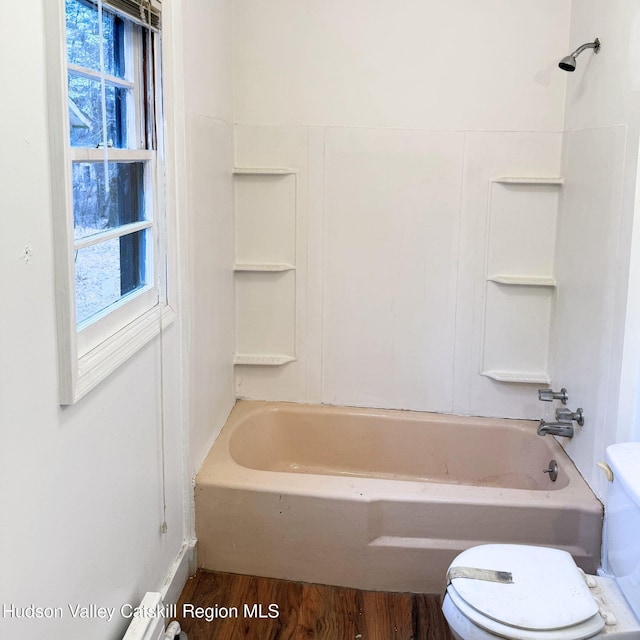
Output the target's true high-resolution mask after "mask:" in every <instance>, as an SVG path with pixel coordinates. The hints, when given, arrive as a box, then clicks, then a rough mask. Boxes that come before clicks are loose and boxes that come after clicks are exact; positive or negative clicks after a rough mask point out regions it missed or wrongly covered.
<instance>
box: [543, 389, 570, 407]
mask: <svg viewBox="0 0 640 640" xmlns="http://www.w3.org/2000/svg"><path fill="white" fill-rule="evenodd" d="M538 400H542V402H553V401H554V400H560V402H562V404H567V402H568V401H569V394H568V393H567V390H566V389H565V388H564V387H562V389H560V391H554V390H553V389H538Z"/></svg>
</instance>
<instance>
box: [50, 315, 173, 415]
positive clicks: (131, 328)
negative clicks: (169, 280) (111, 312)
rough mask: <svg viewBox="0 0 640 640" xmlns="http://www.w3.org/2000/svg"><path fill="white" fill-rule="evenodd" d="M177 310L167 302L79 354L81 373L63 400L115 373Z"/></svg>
mask: <svg viewBox="0 0 640 640" xmlns="http://www.w3.org/2000/svg"><path fill="white" fill-rule="evenodd" d="M175 318H176V312H175V311H174V310H173V309H172V308H171V307H170V306H169V305H166V304H163V305H162V306H161V307H160V308H158V307H154V308H153V309H150V310H149V311H147V313H145V314H144V315H142V316H140V317H139V318H137V319H136V320H134V321H133V322H131V323H129V324H128V325H126V326H125V327H123V328H122V329H120V331H118V332H117V333H114V334H113V336H111V337H110V338H108V339H107V340H105V341H104V342H102V343H101V344H99V345H98V346H97V347H95V348H94V349H92V350H91V351H89V352H88V353H86V354H85V355H83V356H81V357H80V358H78V369H77V377H76V381H75V385H74V389H73V390H72V391H71V393H68V394H65V393H61V396H62V397H61V398H60V404H63V405H70V404H75V403H76V402H77V401H78V400H80V398H82V397H83V396H85V395H86V394H87V393H89V391H91V390H92V389H93V388H94V387H96V386H97V385H98V384H99V383H100V382H102V381H103V380H104V379H105V378H106V377H107V376H109V375H110V374H111V373H113V372H114V371H115V370H116V369H117V368H118V367H119V366H120V365H122V364H123V363H124V362H126V361H127V360H128V359H129V358H130V357H131V356H132V355H134V354H135V353H136V352H137V351H139V350H140V349H141V348H142V347H143V346H144V345H146V344H147V343H148V342H149V341H150V340H152V339H153V338H155V337H156V336H157V335H159V333H160V331H161V329H165V328H166V327H168V326H169V325H171V324H172V323H173V321H174V320H175Z"/></svg>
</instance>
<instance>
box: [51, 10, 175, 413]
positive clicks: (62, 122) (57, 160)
mask: <svg viewBox="0 0 640 640" xmlns="http://www.w3.org/2000/svg"><path fill="white" fill-rule="evenodd" d="M43 5H44V12H45V27H46V30H45V38H46V52H47V67H48V73H47V96H48V106H49V109H48V112H49V148H50V175H51V201H52V222H53V244H54V261H55V263H54V267H55V270H54V275H55V297H56V315H57V332H58V369H59V403H60V404H61V405H71V404H75V403H76V402H77V401H78V400H79V399H80V398H82V397H83V396H84V395H86V394H87V393H88V392H89V391H90V390H91V389H93V388H94V387H95V386H97V385H98V384H99V383H100V382H101V381H102V380H104V379H105V378H106V377H107V376H109V375H110V374H111V373H112V372H113V371H115V370H116V369H117V368H118V367H119V366H120V365H122V364H123V363H124V362H125V361H126V360H128V359H129V358H130V357H131V356H132V355H133V354H135V353H136V352H137V351H138V350H139V349H141V348H142V347H143V346H144V345H145V344H147V343H148V342H149V341H150V340H152V339H153V338H154V337H155V336H156V335H158V334H159V333H160V332H161V331H162V330H163V328H165V327H167V326H168V325H169V324H171V323H172V322H173V321H174V319H175V318H176V313H175V311H174V309H173V308H172V307H171V306H170V305H169V303H168V300H167V272H168V255H167V253H168V252H167V245H168V243H167V237H166V210H165V193H164V191H165V189H164V182H165V181H164V176H165V159H164V138H165V135H164V120H163V111H162V107H163V104H162V93H163V92H162V75H161V64H162V60H161V58H162V36H161V33H155V34H152V37H154V38H155V43H154V53H155V55H154V59H153V64H154V75H155V78H156V83H155V87H154V101H153V102H154V119H155V124H156V127H155V128H156V133H157V144H156V149H155V150H152V151H150V150H145V149H139V148H138V149H118V148H115V147H110V148H109V149H108V158H109V160H114V161H115V160H122V161H131V162H134V161H140V162H144V163H145V172H144V174H145V178H144V179H145V187H144V188H145V200H146V202H147V204H148V205H149V206H151V207H152V209H151V210H150V218H151V222H152V225H153V227H152V228H153V230H152V231H151V233H152V237H153V256H154V257H153V264H152V269H153V282H152V283H149V285H150V286H148V287H146V289H148V290H144V289H145V288H143V290H142V291H141V292H140V293H138V294H137V295H125V296H123V298H122V299H121V301H118V302H116V303H114V304H113V305H110V307H109V308H108V309H107V310H106V311H105V312H104V314H103V315H104V317H101V318H100V319H99V320H97V321H96V322H93V323H91V324H87V326H86V327H81V328H80V330H79V329H78V326H77V324H76V294H75V267H74V252H75V239H74V224H73V194H72V175H71V174H72V163H73V162H74V161H76V162H77V161H81V160H83V159H84V160H87V161H91V162H101V161H103V159H104V151H103V150H102V149H87V148H82V147H71V145H70V140H69V130H70V129H69V106H68V63H67V47H66V10H65V0H46V2H43ZM105 8H106V7H105ZM115 13H117V12H115ZM124 17H125V18H126V16H124ZM71 70H72V72H75V70H76V69H75V66H72V68H71ZM136 73H138V71H136ZM118 80H120V79H118ZM137 80H138V79H137V78H136V79H134V81H137ZM141 91H144V89H142V88H141ZM136 104H137V107H140V106H141V104H140V103H138V102H137V103H136ZM136 116H137V117H138V118H139V116H140V114H139V113H137V114H136ZM138 122H141V121H140V120H138ZM138 128H143V126H142V125H141V126H140V127H138ZM144 135H145V132H144V131H136V138H135V140H136V145H135V146H136V147H140V136H144ZM150 200H151V203H150ZM132 293H136V292H132ZM136 303H137V304H136ZM98 315H100V314H98Z"/></svg>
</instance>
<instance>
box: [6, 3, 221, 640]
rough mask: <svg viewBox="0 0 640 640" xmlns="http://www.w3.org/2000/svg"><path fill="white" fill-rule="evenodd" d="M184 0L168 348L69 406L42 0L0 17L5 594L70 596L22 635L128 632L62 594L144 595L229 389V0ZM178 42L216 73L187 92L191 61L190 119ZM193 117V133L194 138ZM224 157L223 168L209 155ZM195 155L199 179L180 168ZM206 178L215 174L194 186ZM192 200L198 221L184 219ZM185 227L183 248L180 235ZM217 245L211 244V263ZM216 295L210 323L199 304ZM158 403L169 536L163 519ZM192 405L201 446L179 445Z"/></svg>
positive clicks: (171, 45) (170, 50) (18, 598)
mask: <svg viewBox="0 0 640 640" xmlns="http://www.w3.org/2000/svg"><path fill="white" fill-rule="evenodd" d="M47 1H48V0H47ZM184 4H185V5H188V11H187V12H186V15H185V20H184V29H185V33H184V34H183V33H182V25H181V19H182V15H181V4H180V2H179V1H178V0H173V1H172V2H167V1H166V0H165V2H164V3H163V6H164V7H165V12H166V13H165V20H166V22H165V25H166V27H167V31H166V33H165V52H166V53H167V59H166V63H167V64H166V66H165V74H166V75H165V79H166V82H167V85H168V88H171V89H172V91H174V96H175V97H176V100H175V103H172V104H167V105H166V111H167V115H168V117H169V119H170V121H169V127H170V129H171V130H172V131H173V132H174V133H175V136H174V137H173V139H171V140H170V145H171V148H170V154H171V157H173V156H174V155H175V158H176V166H173V167H172V169H171V173H170V176H169V183H168V190H169V196H170V198H169V216H170V219H171V220H172V221H173V225H175V226H174V229H175V230H176V232H177V233H176V234H173V237H172V241H171V244H172V269H171V274H170V278H169V287H170V298H171V301H172V303H173V304H178V310H179V312H180V313H179V316H180V317H179V320H178V321H176V322H175V323H174V324H173V325H172V326H171V327H170V328H169V329H167V330H166V331H165V334H164V336H163V340H162V346H163V351H162V352H161V350H160V346H161V342H160V340H158V339H156V340H153V341H152V342H150V343H149V344H148V345H147V346H146V347H144V348H143V349H142V350H141V351H139V352H138V353H137V354H136V355H135V356H133V357H132V358H131V359H130V360H129V361H127V362H126V363H125V364H124V365H123V366H122V367H120V368H119V369H118V370H117V371H116V372H115V373H113V374H112V375H111V376H110V377H109V378H107V379H106V380H105V381H104V382H102V383H101V384H100V385H99V386H98V387H97V388H96V389H94V390H93V391H91V392H90V393H89V394H88V395H87V396H86V397H84V398H82V399H81V400H80V401H79V402H78V403H77V404H76V405H75V406H72V407H65V408H61V407H60V406H59V404H58V398H57V348H56V324H55V321H56V318H55V304H54V303H55V299H54V296H55V290H54V280H53V269H54V265H53V247H52V224H51V218H52V210H51V199H50V184H49V155H48V148H47V144H48V130H47V99H46V93H45V86H46V82H45V81H46V57H45V51H44V24H43V12H42V6H43V3H42V2H40V1H39V0H29V1H28V2H21V3H18V4H16V6H15V7H14V8H13V9H12V11H11V20H8V21H7V20H6V21H3V22H2V25H1V26H0V65H1V66H0V74H1V77H2V81H3V85H4V86H6V87H11V92H10V93H11V99H3V101H2V103H1V105H0V113H1V115H2V117H1V118H0V128H1V132H0V140H2V143H1V144H2V153H1V154H0V211H1V212H2V220H3V232H2V233H1V234H0V269H1V274H2V275H1V276H0V282H1V293H2V295H1V296H0V300H1V303H0V304H1V305H2V306H1V313H2V331H1V333H0V336H1V337H0V350H1V353H2V366H1V367H0V429H1V431H2V434H1V437H2V446H1V447H0V505H1V508H2V518H0V522H1V524H0V547H1V548H2V550H3V559H2V568H1V571H0V602H2V603H5V604H15V605H17V606H27V605H29V604H34V605H36V606H43V607H44V606H51V607H55V606H62V607H63V608H64V609H65V612H66V615H65V617H64V619H62V620H56V621H25V620H11V619H7V618H5V619H3V620H2V625H1V626H2V630H3V632H4V633H5V634H8V635H10V636H11V637H12V638H16V639H17V640H32V639H33V638H36V637H48V638H52V639H60V640H61V639H62V638H70V637H71V638H79V637H82V638H92V639H96V640H102V639H104V640H115V639H116V638H121V637H122V634H123V632H124V628H125V626H126V624H127V623H126V622H125V621H123V620H122V619H120V618H118V619H117V620H116V621H114V622H112V623H110V624H109V623H106V622H103V621H101V620H99V619H97V618H95V617H94V618H91V619H88V620H77V619H76V620H73V619H72V618H71V616H70V615H69V614H68V610H67V605H68V604H76V603H80V604H86V605H89V604H92V603H93V604H97V605H99V606H105V607H117V608H119V607H120V605H121V604H122V603H124V602H131V603H133V604H137V603H139V601H140V599H141V597H142V595H143V594H144V593H145V592H146V591H147V590H160V589H161V588H162V586H163V583H164V582H165V580H166V578H167V576H168V574H169V573H170V570H171V567H172V564H173V562H174V560H175V559H176V557H177V555H178V553H179V551H180V548H181V546H182V544H183V542H184V541H185V539H189V537H190V536H191V529H190V523H189V514H190V501H189V493H190V490H191V485H190V478H189V474H190V473H192V472H193V470H194V468H195V466H196V465H197V461H198V460H199V459H201V457H202V456H203V455H204V454H203V452H202V450H203V448H206V446H207V441H209V440H211V439H212V438H213V436H214V434H215V428H216V426H218V427H219V425H220V423H221V420H222V419H223V416H224V415H226V412H227V411H228V408H229V406H230V404H231V403H232V402H233V397H232V394H231V392H230V389H231V369H230V365H229V357H230V356H229V354H228V351H229V348H228V344H229V342H230V338H229V336H228V334H229V333H230V332H231V331H232V328H231V322H230V307H231V304H232V303H231V301H230V296H232V289H231V287H230V286H229V285H228V284H227V285H226V289H225V285H224V281H225V277H226V279H227V280H228V274H226V276H225V274H223V273H219V272H220V271H221V269H220V267H219V266H218V265H219V264H220V263H225V262H227V261H226V259H225V254H224V250H223V249H221V248H220V247H219V246H218V244H216V243H220V245H221V246H222V247H225V246H227V244H228V243H229V240H228V236H227V235H224V234H228V231H226V230H224V222H222V223H220V224H221V226H222V229H223V231H222V232H219V231H218V229H216V228H213V227H212V226H206V225H205V224H204V219H206V218H208V216H213V215H219V218H220V219H222V220H223V221H224V220H225V216H226V219H228V218H229V216H230V205H229V195H228V192H229V188H230V187H229V182H230V180H229V171H228V165H229V164H230V157H231V153H230V150H229V149H230V140H231V135H230V132H229V128H230V125H229V123H230V115H229V113H230V109H229V106H228V105H229V103H230V100H229V99H228V96H229V90H228V88H227V89H226V93H224V94H222V95H221V96H218V95H214V94H213V89H212V88H213V87H218V86H221V85H222V84H225V83H226V85H227V86H228V81H225V82H223V81H222V80H221V79H220V77H221V74H222V75H223V76H224V74H227V76H225V77H228V71H225V72H224V73H222V72H221V71H220V68H224V69H228V67H229V65H228V62H227V61H228V53H227V49H228V46H227V45H228V39H227V40H225V39H224V38H221V37H220V36H221V35H223V34H224V35H225V37H227V38H228V35H227V34H228V33H229V30H230V25H229V24H228V20H229V11H228V5H223V3H215V8H214V7H212V4H213V3H209V2H194V1H193V0H189V2H187V3H184ZM196 26H197V29H198V30H199V31H202V30H204V29H205V28H206V27H207V26H209V27H210V29H209V31H208V32H207V34H206V36H207V37H205V38H202V39H200V40H198V41H195V42H194V41H193V40H192V38H191V35H192V34H193V33H194V32H195V31H196ZM187 30H188V31H187ZM212 33H214V34H216V37H215V38H213V37H212V36H211V34H212ZM182 43H184V45H185V51H184V52H183V51H182V49H181V47H182ZM198 47H200V49H198ZM225 56H226V58H225ZM183 58H184V60H185V63H186V64H187V65H189V68H190V69H193V70H195V69H197V72H198V73H199V74H206V73H207V72H210V73H211V77H209V78H208V84H207V85H206V86H207V87H208V88H207V90H206V91H205V92H204V93H198V92H197V91H196V92H194V90H193V85H194V82H195V79H194V74H193V73H192V74H191V75H190V76H189V74H187V76H186V78H185V83H186V85H187V95H186V97H185V102H186V109H187V114H188V118H187V121H185V104H184V102H181V100H180V96H181V84H182V75H183V70H182V68H181V67H180V64H181V62H180V61H181V60H182V59H183ZM202 60H208V61H211V60H220V63H219V65H220V66H219V67H217V68H216V69H211V66H210V65H208V64H206V65H205V64H203V62H202ZM176 65H177V66H176ZM225 96H227V97H226V98H225ZM201 116H202V118H201ZM214 116H215V117H219V118H223V119H224V124H222V125H219V124H218V122H217V120H215V119H214ZM200 122H202V126H201V127H200ZM189 127H190V129H189ZM186 131H189V132H190V136H191V137H190V139H189V143H188V145H187V143H186V142H185V132H186ZM201 134H202V135H203V136H204V135H205V134H206V135H209V139H208V140H207V141H206V142H207V143H210V144H212V145H217V148H216V149H215V152H214V150H212V149H211V148H206V149H204V146H203V143H204V142H205V140H204V139H203V140H202V141H201V140H196V139H194V135H195V137H196V138H197V137H198V136H200V135H201ZM224 144H226V147H225V146H224ZM198 145H200V146H198ZM221 145H222V148H223V149H226V151H225V153H223V154H220V153H219V150H220V148H221ZM225 154H226V159H225ZM219 157H220V158H221V159H220V160H219V165H218V166H217V167H216V166H214V164H213V159H214V158H219ZM208 163H210V164H208ZM203 165H206V166H203ZM192 169H193V175H194V178H193V180H192V181H191V182H190V183H189V184H186V181H185V177H186V175H187V173H191V170H192ZM196 169H199V170H200V173H199V174H197V173H196ZM211 175H213V176H214V179H212V178H211ZM198 176H199V177H198ZM207 181H210V182H212V183H213V185H212V186H211V187H210V190H209V191H203V189H205V186H206V185H204V183H205V182H207ZM221 184H222V185H224V184H226V187H225V186H223V187H221V186H220V185H221ZM203 185H204V186H203ZM225 189H226V190H225ZM205 200H206V202H204V201H205ZM187 201H188V204H187ZM187 206H188V208H189V213H187ZM191 212H193V213H191ZM186 215H190V216H191V215H192V216H193V220H194V222H199V223H202V226H200V227H198V228H197V229H193V228H191V227H189V228H188V229H187V224H186V218H185V216H186ZM207 224H208V223H207ZM227 226H228V224H227ZM188 231H189V232H190V233H191V238H192V240H193V245H194V246H193V247H189V246H187V244H186V240H187V238H186V236H187V232H188ZM195 233H200V234H202V237H200V238H198V237H197V236H195V238H197V239H198V242H199V243H196V242H195V239H194V234H195ZM26 247H29V248H30V255H29V256H26V255H25V248H26ZM177 250H179V254H177V253H176V251H177ZM210 252H213V253H216V252H217V253H216V258H215V260H214V261H213V263H212V261H211V260H210V258H209V256H210ZM186 256H189V258H188V260H189V261H190V266H191V270H190V271H189V272H188V273H186V272H185V273H177V272H176V260H178V259H180V260H182V261H184V262H186V261H187V258H186ZM189 285H191V287H192V291H191V295H190V296H186V295H183V296H182V297H183V304H182V305H180V304H179V303H180V298H179V297H178V294H180V293H182V294H185V289H186V288H188V287H189ZM194 290H195V291H194ZM194 293H195V294H197V300H198V303H199V304H200V305H201V306H200V307H199V308H200V309H202V315H201V316H198V315H196V316H195V320H194V324H193V325H192V327H191V329H192V332H191V336H192V338H194V339H196V340H201V341H202V343H205V344H206V345H207V348H210V354H209V356H210V358H211V362H212V363H213V365H212V369H211V371H207V372H206V382H207V384H209V389H208V392H209V394H210V398H209V400H208V401H207V402H208V406H206V407H204V406H203V401H202V397H201V396H199V395H198V394H192V395H191V400H192V402H193V403H194V405H193V406H194V407H196V408H195V409H194V410H193V411H192V412H190V411H189V405H188V402H189V395H188V393H187V391H188V389H187V388H186V387H185V384H184V379H183V377H182V372H183V369H187V370H189V371H192V372H193V374H194V376H197V375H199V374H200V373H202V369H203V367H204V365H203V359H202V360H199V359H198V358H189V355H190V352H189V345H190V343H189V342H188V340H185V339H183V336H184V335H187V333H188V332H187V330H186V326H187V323H185V322H184V321H183V320H182V318H184V317H186V316H185V314H186V309H187V308H188V307H187V304H188V303H189V298H190V299H191V303H193V300H194V297H195V295H194ZM216 296H220V297H219V298H216V302H217V305H216V306H215V307H214V305H213V304H212V303H211V300H212V299H213V298H214V297H216ZM209 309H212V310H211V312H210V317H209V318H208V319H206V321H207V322H208V324H207V326H208V333H207V330H205V328H204V327H205V318H204V315H205V314H206V313H207V312H208V310H209ZM221 317H222V320H221V319H220V318H221ZM191 344H192V343H191ZM193 353H195V349H193ZM191 355H192V354H191ZM161 358H163V359H164V362H163V369H164V381H163V384H162V381H161V376H160V371H161V367H160V362H161V361H160V359H161ZM189 363H190V364H189ZM221 363H223V364H221ZM184 378H188V375H185V376H184ZM163 404H164V413H165V434H164V453H165V463H164V475H165V479H166V495H165V498H166V506H167V512H166V521H167V524H168V532H167V533H166V534H165V535H163V534H161V530H160V528H161V523H162V522H163V518H164V515H163V508H162V507H163V492H162V475H163V473H162V472H163V468H162V455H161V454H162V442H161V429H160V427H161V410H162V405H163ZM208 409H211V411H212V413H211V415H210V416H209V417H210V422H209V423H206V421H205V419H204V416H203V413H204V412H205V411H207V410H208ZM190 413H191V419H192V420H194V430H193V433H192V434H191V437H192V439H193V442H194V448H193V453H192V456H191V460H190V461H189V455H188V454H187V452H186V447H187V446H188V442H189V424H188V423H189V414H190ZM189 463H190V465H191V467H190V468H188V467H189Z"/></svg>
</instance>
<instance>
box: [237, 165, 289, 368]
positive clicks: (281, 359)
mask: <svg viewBox="0 0 640 640" xmlns="http://www.w3.org/2000/svg"><path fill="white" fill-rule="evenodd" d="M233 175H234V178H235V180H234V182H235V190H236V198H235V200H236V212H235V216H236V258H235V260H236V261H235V264H234V266H233V271H234V275H235V281H236V304H237V309H236V311H237V320H236V323H237V324H236V340H237V343H236V355H235V357H234V361H233V363H234V364H235V365H242V366H246V365H249V366H259V367H265V366H267V367H279V366H282V365H286V364H288V363H290V362H295V361H296V359H297V357H296V326H295V324H296V263H295V261H296V215H297V214H296V210H297V171H296V170H295V169H291V168H288V167H236V168H235V169H234V170H233Z"/></svg>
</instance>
